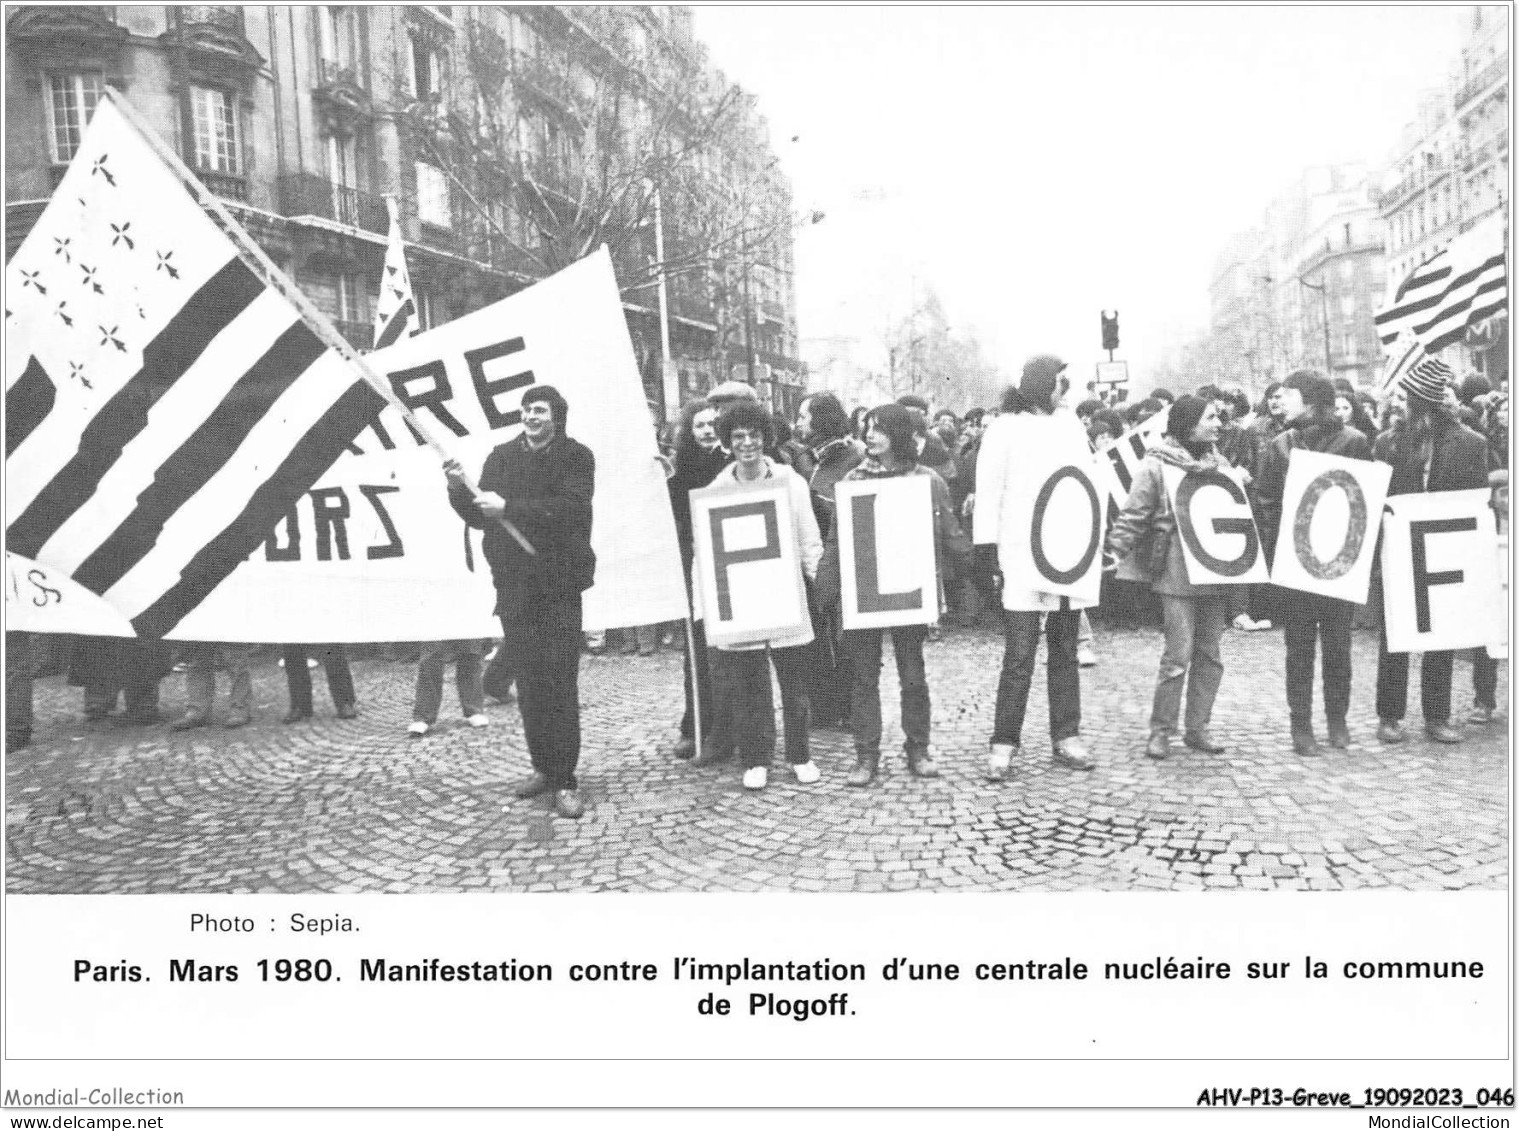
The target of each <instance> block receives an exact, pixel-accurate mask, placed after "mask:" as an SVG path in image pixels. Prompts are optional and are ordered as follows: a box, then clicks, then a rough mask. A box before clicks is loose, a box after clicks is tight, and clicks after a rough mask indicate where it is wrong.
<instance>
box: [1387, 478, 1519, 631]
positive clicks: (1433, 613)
mask: <svg viewBox="0 0 1519 1131" xmlns="http://www.w3.org/2000/svg"><path fill="white" fill-rule="evenodd" d="M1491 504H1492V493H1491V492H1490V491H1488V490H1487V488H1485V487H1483V488H1477V489H1475V490H1471V491H1435V492H1432V493H1429V494H1422V495H1394V496H1393V497H1392V498H1390V499H1388V500H1387V511H1388V513H1387V514H1386V516H1385V517H1384V518H1383V520H1382V598H1383V616H1384V617H1386V619H1387V650H1388V651H1389V652H1445V651H1450V650H1453V649H1458V648H1477V647H1485V646H1486V645H1488V644H1492V643H1496V642H1497V641H1499V640H1500V639H1501V638H1502V636H1503V632H1504V628H1503V626H1502V624H1500V622H1501V621H1503V620H1505V619H1506V618H1505V616H1504V613H1505V606H1504V604H1503V600H1504V597H1503V587H1502V582H1501V578H1500V576H1499V571H1498V550H1497V541H1498V532H1497V527H1496V524H1495V521H1494V518H1493V511H1492V505H1491Z"/></svg>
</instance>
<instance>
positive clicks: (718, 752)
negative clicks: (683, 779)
mask: <svg viewBox="0 0 1519 1131" xmlns="http://www.w3.org/2000/svg"><path fill="white" fill-rule="evenodd" d="M732 757H733V748H732V747H731V746H730V747H728V748H727V749H721V748H719V747H718V745H717V743H715V742H713V741H712V740H711V739H710V738H709V739H707V740H706V741H705V742H703V743H702V744H701V752H700V753H699V754H697V755H696V757H694V758H692V759H691V765H693V766H715V765H717V764H718V763H719V762H726V761H727V760H728V759H729V758H732Z"/></svg>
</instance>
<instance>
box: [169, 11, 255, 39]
mask: <svg viewBox="0 0 1519 1131" xmlns="http://www.w3.org/2000/svg"><path fill="white" fill-rule="evenodd" d="M178 12H179V22H180V23H181V24H183V25H185V26H190V25H197V24H198V25H200V26H203V27H214V28H221V29H222V30H223V31H231V32H236V33H237V34H238V35H241V34H243V10H242V8H241V7H239V6H236V5H231V4H186V5H184V6H183V7H182V8H179V9H178Z"/></svg>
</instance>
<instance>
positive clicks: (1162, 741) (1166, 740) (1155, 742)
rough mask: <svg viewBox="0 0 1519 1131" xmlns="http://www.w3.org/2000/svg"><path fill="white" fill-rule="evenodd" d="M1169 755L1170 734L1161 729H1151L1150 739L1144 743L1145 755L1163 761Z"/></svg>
mask: <svg viewBox="0 0 1519 1131" xmlns="http://www.w3.org/2000/svg"><path fill="white" fill-rule="evenodd" d="M1170 756H1171V736H1170V735H1169V734H1167V733H1166V732H1165V731H1163V730H1156V731H1151V732H1150V741H1149V742H1147V743H1145V757H1146V758H1154V759H1155V760H1156V761H1157V762H1163V761H1165V760H1166V759H1167V758H1169V757H1170Z"/></svg>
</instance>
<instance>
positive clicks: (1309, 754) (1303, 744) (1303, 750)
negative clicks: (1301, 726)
mask: <svg viewBox="0 0 1519 1131" xmlns="http://www.w3.org/2000/svg"><path fill="white" fill-rule="evenodd" d="M1292 749H1293V750H1294V751H1296V752H1297V754H1298V756H1299V757H1300V758H1317V757H1318V756H1319V755H1320V754H1322V753H1323V751H1322V750H1320V749H1319V744H1318V740H1317V739H1315V738H1314V737H1313V731H1311V730H1295V731H1293V732H1292Z"/></svg>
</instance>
